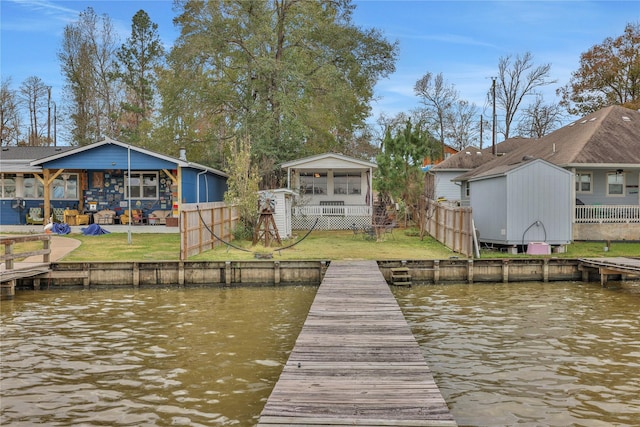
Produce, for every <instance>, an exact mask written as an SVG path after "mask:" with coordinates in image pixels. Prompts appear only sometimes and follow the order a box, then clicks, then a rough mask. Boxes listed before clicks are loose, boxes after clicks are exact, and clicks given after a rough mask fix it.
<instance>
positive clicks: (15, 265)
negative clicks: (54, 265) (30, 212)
mask: <svg viewBox="0 0 640 427" xmlns="http://www.w3.org/2000/svg"><path fill="white" fill-rule="evenodd" d="M38 241H39V242H42V249H39V250H35V251H27V252H19V253H16V252H15V249H14V246H15V244H16V243H27V242H38ZM0 245H2V246H4V254H2V255H0V261H2V264H0V300H8V299H13V297H14V295H15V286H16V280H19V279H24V278H27V277H34V276H39V275H42V274H45V273H47V272H49V271H50V254H51V236H50V235H48V234H34V235H29V236H1V237H0ZM40 256H42V262H32V261H29V259H32V258H34V257H35V258H39V257H40ZM20 259H24V261H20V262H16V261H15V260H20Z"/></svg>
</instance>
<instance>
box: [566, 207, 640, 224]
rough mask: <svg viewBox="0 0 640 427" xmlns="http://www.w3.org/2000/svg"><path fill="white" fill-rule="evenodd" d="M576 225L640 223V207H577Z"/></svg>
mask: <svg viewBox="0 0 640 427" xmlns="http://www.w3.org/2000/svg"><path fill="white" fill-rule="evenodd" d="M575 222H576V223H583V224H584V223H586V224H606V223H640V205H580V206H576V219H575Z"/></svg>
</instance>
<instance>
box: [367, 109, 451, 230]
mask: <svg viewBox="0 0 640 427" xmlns="http://www.w3.org/2000/svg"><path fill="white" fill-rule="evenodd" d="M434 145H439V142H438V141H436V140H435V139H434V138H433V137H432V136H431V134H430V133H429V132H428V131H426V130H425V129H424V126H423V125H421V124H420V123H419V124H418V125H417V126H414V125H413V124H412V123H411V120H407V121H406V122H404V124H403V126H402V127H396V128H395V129H394V128H392V127H388V128H387V130H386V132H385V137H384V140H383V141H382V149H381V153H380V154H378V156H377V157H376V161H377V164H378V168H377V170H376V172H375V178H376V179H375V181H374V183H375V187H376V190H378V191H379V192H380V193H382V194H383V195H385V194H386V195H390V196H392V197H393V198H394V199H395V200H396V201H397V202H403V203H404V205H405V206H406V208H407V209H408V211H409V212H408V214H411V215H412V216H413V217H414V218H420V217H421V215H420V206H421V200H422V199H423V198H424V196H425V194H424V172H422V160H423V159H424V158H425V157H426V156H428V155H429V154H430V150H431V149H432V147H433V146H434ZM419 225H420V228H421V230H422V221H419Z"/></svg>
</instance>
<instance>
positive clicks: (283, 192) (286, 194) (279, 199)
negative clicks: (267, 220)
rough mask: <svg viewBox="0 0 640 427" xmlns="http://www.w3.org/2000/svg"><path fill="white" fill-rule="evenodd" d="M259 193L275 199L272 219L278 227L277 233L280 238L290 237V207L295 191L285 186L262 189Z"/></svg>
mask: <svg viewBox="0 0 640 427" xmlns="http://www.w3.org/2000/svg"><path fill="white" fill-rule="evenodd" d="M259 193H261V194H266V193H268V194H269V195H270V196H271V197H273V198H274V199H275V202H276V203H275V210H274V212H273V219H274V221H275V222H276V227H278V234H279V235H280V238H281V239H289V238H291V236H292V235H293V234H292V232H291V228H292V227H291V209H292V206H293V198H294V197H295V196H296V192H295V191H292V190H289V189H287V188H278V189H276V190H263V191H260V192H259Z"/></svg>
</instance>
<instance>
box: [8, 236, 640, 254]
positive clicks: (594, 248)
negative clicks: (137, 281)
mask: <svg viewBox="0 0 640 427" xmlns="http://www.w3.org/2000/svg"><path fill="white" fill-rule="evenodd" d="M303 234H304V233H303V232H300V233H299V236H298V237H302V235H303ZM408 234H411V233H407V232H405V230H402V229H397V230H395V231H394V232H393V237H390V236H385V237H384V239H381V240H380V241H375V240H373V241H370V240H365V239H363V238H362V237H360V236H357V237H354V236H353V233H352V232H351V231H314V232H312V233H311V234H310V235H309V236H308V237H307V238H306V239H305V240H303V241H302V242H300V243H299V244H297V245H295V246H294V247H292V248H289V249H285V250H282V251H278V247H275V246H274V247H271V248H265V247H264V246H263V245H261V244H258V245H256V246H255V247H252V246H251V242H248V241H234V242H233V244H234V245H235V246H239V247H242V248H244V249H246V250H248V251H249V252H243V251H240V250H237V249H233V248H227V247H225V246H220V247H218V248H216V249H214V250H211V251H207V252H204V253H201V254H199V255H196V256H193V257H191V258H189V259H190V260H199V261H202V260H206V261H242V260H253V259H255V255H254V254H255V253H260V254H267V255H272V256H273V259H275V260H318V259H320V260H324V259H330V260H331V259H334V260H337V259H343V260H347V259H374V260H393V259H416V260H417V259H446V258H449V257H451V256H460V255H459V254H456V253H454V252H452V251H451V250H449V249H448V248H446V247H444V246H443V245H441V244H440V243H438V242H437V241H435V240H434V239H433V238H431V237H425V239H424V240H420V238H419V237H417V236H413V235H408ZM65 237H69V238H74V239H77V240H80V241H81V245H80V247H79V248H78V249H76V250H74V251H73V252H71V253H70V254H68V255H67V256H65V257H64V258H63V259H62V261H171V260H178V259H179V258H180V235H179V234H133V235H132V244H131V245H129V243H128V241H127V238H128V236H127V233H111V234H105V235H100V236H85V235H83V234H72V235H68V236H65ZM294 241H295V240H294ZM291 243H293V241H284V242H283V246H287V245H289V244H291ZM24 245H27V244H24ZM28 245H30V246H29V248H27V247H21V248H20V249H21V250H23V251H26V250H36V249H40V248H41V247H42V246H41V243H39V242H38V243H29V244H28ZM31 246H33V247H31ZM15 252H19V250H17V249H16V250H15ZM639 255H640V243H638V242H612V243H611V246H610V248H609V251H607V252H605V251H604V243H603V242H576V243H572V244H570V245H568V246H567V252H566V253H563V254H555V253H554V254H552V255H551V256H553V257H559V258H581V257H603V256H626V257H633V256H639ZM460 257H461V258H462V256H460ZM480 257H481V258H524V257H529V256H528V255H526V254H517V255H514V254H509V253H506V252H500V251H492V250H484V249H483V250H482V251H481V254H480Z"/></svg>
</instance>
